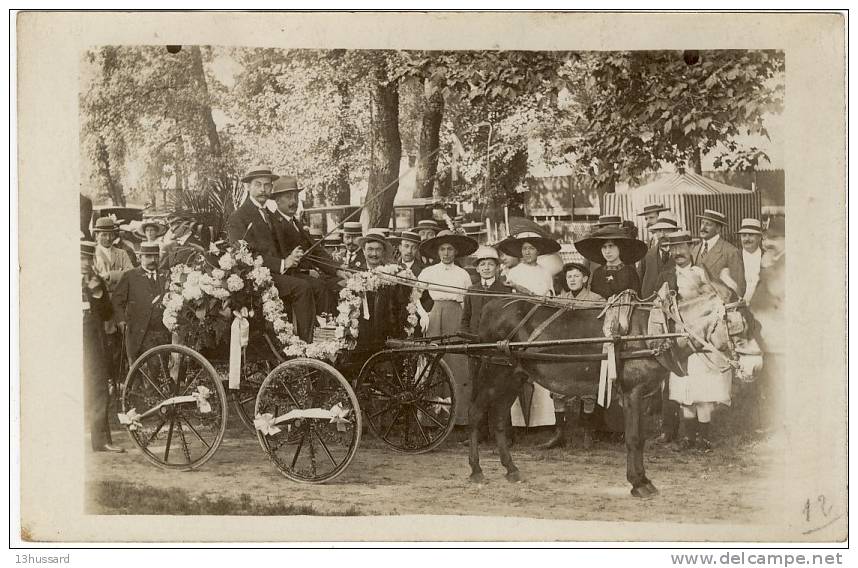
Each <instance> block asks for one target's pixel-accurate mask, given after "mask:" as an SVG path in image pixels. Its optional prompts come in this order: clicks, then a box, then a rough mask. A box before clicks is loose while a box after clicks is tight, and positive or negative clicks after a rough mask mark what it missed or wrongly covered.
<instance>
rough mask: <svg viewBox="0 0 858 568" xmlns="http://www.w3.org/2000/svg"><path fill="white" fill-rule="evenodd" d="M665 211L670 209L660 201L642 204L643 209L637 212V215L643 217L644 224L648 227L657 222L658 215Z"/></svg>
mask: <svg viewBox="0 0 858 568" xmlns="http://www.w3.org/2000/svg"><path fill="white" fill-rule="evenodd" d="M665 211H670V209H668V208H667V207H665V206H664V205H662V204H660V203H651V204H649V205H646V206H644V208H643V211H641V212H640V213H638V217H643V218H644V223H646V226H647V227H650V226H651V225H654V224H655V223H657V222H658V219H659V217H660V216H661V214H662V213H664V212H665Z"/></svg>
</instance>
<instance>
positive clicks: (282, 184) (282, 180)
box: [271, 176, 301, 198]
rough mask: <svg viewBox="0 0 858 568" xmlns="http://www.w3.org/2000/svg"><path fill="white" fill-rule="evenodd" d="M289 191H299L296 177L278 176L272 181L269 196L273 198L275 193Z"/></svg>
mask: <svg viewBox="0 0 858 568" xmlns="http://www.w3.org/2000/svg"><path fill="white" fill-rule="evenodd" d="M290 191H301V188H300V187H298V178H296V177H295V176H280V177H279V178H277V181H275V182H274V187H273V188H272V189H271V197H272V198H273V197H274V196H275V195H279V194H281V193H288V192H290Z"/></svg>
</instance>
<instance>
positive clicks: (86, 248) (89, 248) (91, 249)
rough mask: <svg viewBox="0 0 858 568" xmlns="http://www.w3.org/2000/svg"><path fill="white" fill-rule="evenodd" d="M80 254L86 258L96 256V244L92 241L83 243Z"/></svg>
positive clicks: (81, 243)
mask: <svg viewBox="0 0 858 568" xmlns="http://www.w3.org/2000/svg"><path fill="white" fill-rule="evenodd" d="M80 254H83V255H86V256H95V243H94V242H92V241H81V242H80Z"/></svg>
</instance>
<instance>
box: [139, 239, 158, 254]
mask: <svg viewBox="0 0 858 568" xmlns="http://www.w3.org/2000/svg"><path fill="white" fill-rule="evenodd" d="M144 254H155V255H159V254H161V247H160V246H158V243H154V242H151V241H146V242H144V243H140V248H139V249H138V250H137V256H143V255H144Z"/></svg>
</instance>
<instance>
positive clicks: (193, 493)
mask: <svg viewBox="0 0 858 568" xmlns="http://www.w3.org/2000/svg"><path fill="white" fill-rule="evenodd" d="M224 17H226V16H225V15H224ZM272 17H280V18H283V21H284V22H287V23H288V21H289V15H287V14H280V15H277V16H272ZM342 17H343V18H347V17H348V16H347V15H342ZM510 17H511V18H515V16H510ZM85 19H86V18H85V16H84V20H85ZM132 19H133V18H132ZM124 21H125V22H126V23H127V22H129V21H130V20H128V19H125V20H124ZM224 21H226V20H224ZM522 21H524V20H522ZM529 25H532V26H534V31H535V32H538V30H539V27H538V22H534V23H531V24H529ZM237 39H238V37H231V38H230V41H222V42H218V41H210V42H199V41H196V42H189V43H184V42H181V41H177V42H175V43H173V40H172V39H168V40H167V41H140V42H128V41H98V42H92V41H88V42H86V43H84V44H82V45H81V44H80V43H77V44H75V45H80V49H76V51H75V53H74V59H75V61H76V63H77V68H76V75H77V78H78V83H77V85H76V88H77V98H76V101H77V108H76V109H75V112H76V114H75V121H76V123H75V128H76V134H77V142H78V144H77V146H75V147H74V148H73V150H74V151H73V152H72V155H73V156H74V158H75V159H76V161H77V164H76V168H77V174H78V175H77V177H76V178H72V177H69V178H68V179H66V180H65V181H64V183H63V187H62V188H56V191H57V192H59V191H60V189H62V191H63V192H65V193H68V194H69V195H68V196H66V197H65V198H66V201H68V200H69V199H70V198H71V197H72V194H71V193H70V192H71V191H72V186H74V185H76V186H77V189H78V193H79V204H80V207H79V213H80V223H79V227H73V225H72V223H73V215H74V211H73V209H71V208H68V209H67V210H66V211H65V213H64V215H66V216H67V221H66V224H65V225H63V230H66V229H68V234H66V235H65V236H64V239H66V240H67V242H68V243H69V246H71V243H75V246H79V249H80V251H79V254H80V284H81V301H82V310H81V312H80V314H81V315H80V317H81V320H80V321H81V322H82V327H81V326H80V325H79V324H77V325H76V326H75V327H74V329H75V332H69V336H68V337H67V341H68V342H69V343H71V342H78V343H80V344H81V345H82V348H81V351H80V356H81V357H82V360H81V361H80V366H81V369H82V374H81V376H80V385H79V387H80V389H81V390H80V392H81V394H82V396H81V397H80V398H79V399H78V401H79V406H80V407H79V408H77V409H75V410H74V412H75V415H76V416H80V417H82V420H81V422H80V423H79V426H78V425H77V424H76V423H70V424H68V425H67V426H68V429H69V430H70V431H71V434H69V438H70V439H75V438H76V439H78V440H79V443H78V444H77V446H73V447H72V448H71V449H68V450H67V451H68V452H69V453H77V454H78V457H77V458H75V459H79V460H81V462H82V476H81V483H82V487H81V494H82V511H81V513H82V514H83V515H84V517H90V518H97V517H108V518H116V519H123V518H126V517H127V516H130V515H133V516H139V515H150V516H163V515H199V516H223V515H227V516H232V517H241V518H251V517H253V518H259V517H282V516H295V515H301V516H316V517H338V518H339V517H355V518H367V517H378V516H381V517H388V518H389V521H391V522H396V518H397V517H405V516H412V515H419V516H451V517H453V516H467V517H474V516H477V517H486V518H498V517H500V518H526V519H540V520H549V521H552V520H563V521H587V522H592V521H596V522H599V521H607V522H613V523H623V524H625V523H644V524H648V525H649V524H655V525H662V526H664V527H665V528H664V530H663V532H662V533H659V529H655V533H654V534H653V533H652V532H650V533H648V534H649V536H648V537H647V540H681V539H682V538H681V537H682V534H683V533H682V532H681V530H674V527H682V526H698V525H705V526H710V525H711V526H714V527H743V526H746V527H752V526H765V527H767V528H768V530H770V531H771V532H770V533H766V534H772V535H776V534H782V535H784V536H789V535H791V534H792V535H793V536H794V535H796V534H802V533H801V531H795V532H790V531H788V530H785V529H784V530H782V531H781V532H780V533H779V532H778V530H781V529H778V526H779V523H780V522H781V521H780V518H781V517H780V516H781V515H783V514H784V513H783V512H784V510H785V509H786V510H789V511H790V515H793V516H794V517H795V518H797V519H798V518H800V517H801V515H802V514H803V512H802V510H801V503H802V502H803V501H804V500H805V497H803V496H802V497H798V496H790V497H789V498H787V496H785V495H784V485H783V483H784V481H783V479H784V478H785V477H788V475H789V474H788V473H785V472H787V471H788V469H789V467H790V463H791V462H792V460H794V459H796V454H795V453H794V452H795V451H796V447H795V446H794V445H793V444H794V443H795V442H794V441H793V439H792V438H791V437H790V435H789V428H788V427H785V424H787V423H788V422H789V421H790V420H791V416H792V414H791V411H790V407H789V405H788V401H787V399H789V398H790V396H791V394H790V388H791V387H790V386H789V385H790V384H791V383H790V382H789V381H788V380H787V369H788V368H789V367H790V366H791V365H797V364H798V362H797V361H798V359H796V358H795V357H796V356H795V354H794V353H793V352H791V351H790V350H789V348H788V340H789V335H788V333H789V330H790V320H789V318H788V313H789V310H790V309H791V306H792V309H797V308H796V304H795V302H798V305H799V306H800V304H801V303H802V302H804V301H805V299H804V298H803V297H802V295H801V294H800V293H798V294H794V293H793V290H792V288H791V287H790V288H791V289H790V294H789V299H788V298H787V288H788V287H789V286H788V276H787V274H788V273H787V261H786V256H787V254H786V253H787V248H789V247H788V244H787V243H788V242H790V241H789V239H790V237H789V236H790V233H792V232H793V231H799V232H800V231H806V230H807V226H806V223H807V222H808V221H807V219H806V217H805V215H806V214H807V211H806V210H803V208H802V207H797V208H793V207H791V206H789V205H788V204H789V199H788V195H789V194H790V192H791V191H795V192H797V191H798V189H793V188H794V186H792V185H791V184H790V180H791V179H794V177H793V176H794V175H795V174H794V172H793V168H796V167H797V164H796V163H795V162H794V161H790V160H789V159H788V152H787V146H788V145H790V144H796V143H798V144H800V143H801V141H796V140H795V139H792V140H790V139H789V136H790V133H791V132H794V130H791V129H790V127H789V125H788V120H787V116H788V113H789V112H790V104H791V101H790V99H789V97H788V96H787V95H788V93H789V90H788V89H787V83H788V77H789V76H790V73H791V65H793V60H791V58H790V52H789V49H788V47H787V43H788V42H785V43H784V45H783V46H781V47H778V46H777V45H769V46H768V47H766V48H765V49H762V48H760V49H756V48H743V49H736V48H732V47H731V48H726V47H725V48H723V49H721V48H719V49H709V48H706V49H703V48H699V47H697V46H695V44H693V43H686V44H685V47H684V48H681V49H676V48H673V46H670V48H668V47H667V46H665V48H661V49H655V48H646V49H620V48H609V49H580V48H576V49H571V48H566V49H560V48H557V49H533V48H530V47H527V48H526V47H525V46H521V47H520V48H516V47H515V46H512V47H510V48H497V47H489V46H486V47H485V48H482V49H475V48H469V49H463V48H459V47H455V46H453V45H451V46H450V47H449V48H446V49H445V48H437V49H415V48H412V47H411V46H410V45H409V42H403V44H402V45H401V46H396V45H394V46H389V47H386V48H383V49H382V48H374V47H367V48H363V47H342V46H340V45H326V46H324V47H318V46H315V45H312V44H308V45H304V46H302V45H298V46H281V45H279V42H277V41H272V42H271V44H270V45H269V46H264V45H263V46H260V45H259V43H258V42H254V44H253V45H247V44H242V43H241V42H240V41H236V40H237ZM256 39H259V38H256ZM346 43H347V42H346ZM796 65H799V64H798V63H796ZM68 87H69V88H74V87H75V86H74V85H68ZM808 120H811V118H810V117H808ZM66 150H69V149H66ZM831 189H832V190H834V188H831ZM24 223H26V221H24V220H22V221H21V224H22V226H23V225H24ZM78 241H79V243H78ZM67 248H68V247H67ZM794 261H795V262H799V263H801V262H803V261H802V260H798V259H796V258H795V256H794V255H793V254H790V263H792V262H794ZM838 270H839V268H838ZM793 321H795V320H793ZM70 329H71V327H70ZM72 333H76V334H78V335H72ZM72 376H74V375H72ZM828 379H829V380H831V381H835V382H837V381H839V382H841V383H842V384H843V385H844V388H845V382H846V379H845V374H844V375H843V376H842V377H828ZM21 395H22V397H24V396H25V395H26V393H25V392H24V391H23V390H22V393H21ZM838 412H839V410H838ZM842 422H843V428H844V430H843V433H839V432H838V433H836V434H835V433H822V432H820V433H819V436H820V441H822V439H823V438H824V439H827V440H830V441H831V443H832V444H836V443H837V441H838V440H840V439H841V437H842V439H843V440H845V413H844V414H842ZM73 450H74V451H73ZM842 450H843V453H844V455H845V447H843V448H842ZM23 451H24V448H23V446H22V452H23ZM835 451H837V452H839V451H840V450H837V449H836V450H835ZM799 455H801V454H799ZM844 490H845V488H844ZM820 495H822V494H821V493H820V494H819V495H812V494H808V495H807V497H806V501H807V504H806V516H807V518H808V522H810V518H811V516H813V517H814V523H815V524H814V526H821V525H822V523H823V521H827V520H829V519H827V518H826V519H819V520H817V519H816V517H817V516H818V515H819V511H823V512H825V511H826V505H825V503H823V504H822V505H820V503H819V496H820ZM837 498H838V497H835V496H833V495H832V496H831V501H832V503H833V502H834V501H835V500H836V499H837ZM844 505H845V503H842V502H838V503H837V505H836V506H837V507H838V510H844ZM797 507H798V508H797ZM792 509H795V510H794V511H793V510H792ZM828 511H829V512H831V511H832V509H831V507H829V508H828ZM834 517H835V516H834V514H832V516H831V522H832V523H833V522H837V519H835V518H834ZM138 518H139V517H138ZM796 522H797V521H796ZM804 534H806V535H807V534H809V533H804ZM588 535H589V536H590V537H594V536H596V537H599V538H592V540H615V539H618V538H619V539H622V537H618V536H617V534H615V533H614V532H613V531H612V530H611V531H607V532H598V531H596V532H595V533H594V532H592V531H591V532H590V533H588ZM844 536H845V533H844ZM173 537H174V538H175V537H178V538H179V539H183V538H186V535H183V534H181V533H174V534H173ZM187 537H188V538H189V535H188V536H187ZM749 537H751V538H753V537H752V536H751V535H749ZM807 538H809V539H812V538H813V537H812V536H808V537H807ZM568 539H569V540H576V535H574V534H569V535H568ZM692 539H695V537H692ZM409 540H415V541H419V540H422V539H421V533H420V531H419V529H415V530H414V531H412V532H411V533H409Z"/></svg>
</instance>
